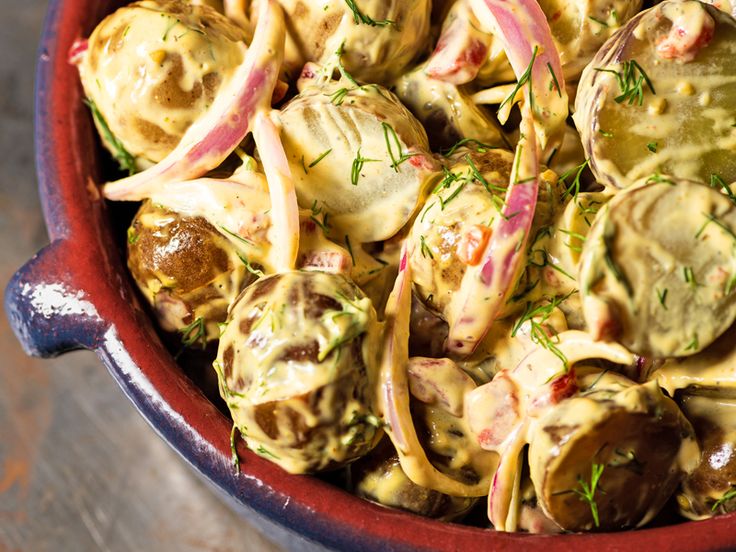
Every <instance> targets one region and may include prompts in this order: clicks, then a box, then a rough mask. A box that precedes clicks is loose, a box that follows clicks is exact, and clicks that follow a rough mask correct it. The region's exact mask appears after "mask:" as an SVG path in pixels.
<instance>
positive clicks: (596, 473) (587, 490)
mask: <svg viewBox="0 0 736 552" xmlns="http://www.w3.org/2000/svg"><path fill="white" fill-rule="evenodd" d="M605 467H606V466H605V465H604V464H596V463H593V464H592V465H591V466H590V483H586V482H585V481H583V478H582V477H580V476H578V485H579V486H580V488H579V489H573V492H574V493H575V494H576V495H578V498H580V500H582V501H583V502H587V503H588V506H590V513H591V514H592V515H593V523H594V524H595V526H596V527H600V526H601V522H600V519H599V517H598V503H597V502H596V501H595V493H596V492H600V493H602V494H606V492H605V491H604V490H603V489H599V488H598V483H599V482H600V480H601V475H603V470H604V469H605Z"/></svg>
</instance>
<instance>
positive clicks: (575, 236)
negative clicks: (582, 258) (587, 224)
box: [559, 228, 588, 253]
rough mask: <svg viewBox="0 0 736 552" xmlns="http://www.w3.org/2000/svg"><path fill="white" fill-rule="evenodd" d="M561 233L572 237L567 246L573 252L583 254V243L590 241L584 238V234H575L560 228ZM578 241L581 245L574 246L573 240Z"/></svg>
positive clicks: (566, 243)
mask: <svg viewBox="0 0 736 552" xmlns="http://www.w3.org/2000/svg"><path fill="white" fill-rule="evenodd" d="M559 231H560V232H561V233H562V234H565V235H566V236H570V238H571V239H570V241H567V242H565V245H566V246H567V247H569V248H570V249H571V250H572V251H575V252H576V253H582V252H583V243H585V241H586V240H587V239H588V238H587V237H586V236H583V235H582V234H579V233H578V232H573V231H571V230H565V229H564V228H560V229H559ZM573 239H575V240H578V241H579V242H580V245H574V244H573V243H572V240H573Z"/></svg>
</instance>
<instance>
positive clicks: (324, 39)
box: [251, 0, 431, 83]
mask: <svg viewBox="0 0 736 552" xmlns="http://www.w3.org/2000/svg"><path fill="white" fill-rule="evenodd" d="M279 3H280V4H281V6H282V7H283V8H284V12H285V14H286V17H287V18H288V20H289V24H288V26H287V29H288V33H287V41H286V50H285V55H286V58H285V60H284V68H285V69H286V71H287V73H288V74H289V75H291V77H292V78H293V77H295V76H296V75H297V74H298V73H299V71H301V69H302V66H303V65H304V64H305V63H306V62H315V63H319V64H324V63H326V62H327V61H328V60H329V58H330V57H331V56H332V55H333V54H334V52H335V51H336V50H337V49H338V48H339V47H340V45H341V44H344V49H345V65H346V67H347V69H348V70H349V71H350V72H351V73H352V74H353V75H355V77H356V78H358V79H359V80H361V81H363V82H366V83H388V82H390V81H391V80H392V79H393V78H394V77H396V76H398V75H399V74H401V73H402V72H403V71H404V70H405V69H406V68H407V66H408V65H409V64H410V63H411V62H412V61H413V60H414V59H415V58H416V57H417V56H418V55H419V53H420V52H422V51H423V49H424V48H425V47H426V44H427V41H428V38H429V22H430V14H431V2H430V1H429V0H408V1H407V0H390V1H386V0H360V1H358V2H356V3H355V4H356V6H357V9H358V10H359V13H360V14H361V15H362V16H363V17H364V18H366V19H365V21H366V22H363V20H362V19H360V17H359V16H356V15H355V12H354V11H353V10H352V9H351V8H350V7H349V6H348V4H347V3H346V2H345V1H344V0H279ZM257 5H258V1H254V2H252V6H253V7H252V8H251V11H252V13H255V12H257ZM356 17H358V21H356ZM370 21H374V22H378V23H377V24H370ZM389 21H390V22H392V23H385V22H389Z"/></svg>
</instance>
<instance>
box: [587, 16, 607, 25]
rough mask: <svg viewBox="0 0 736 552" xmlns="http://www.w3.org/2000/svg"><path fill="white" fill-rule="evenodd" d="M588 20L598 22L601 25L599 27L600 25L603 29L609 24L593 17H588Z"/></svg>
mask: <svg viewBox="0 0 736 552" xmlns="http://www.w3.org/2000/svg"><path fill="white" fill-rule="evenodd" d="M588 19H590V20H591V21H595V22H596V23H598V24H599V25H600V26H601V27H608V23H606V22H605V21H603V20H601V19H598V18H596V17H593V16H592V15H589V16H588Z"/></svg>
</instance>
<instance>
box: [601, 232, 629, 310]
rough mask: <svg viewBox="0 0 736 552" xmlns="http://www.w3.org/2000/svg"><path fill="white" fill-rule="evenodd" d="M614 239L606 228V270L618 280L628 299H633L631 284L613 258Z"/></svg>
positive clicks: (604, 248)
mask: <svg viewBox="0 0 736 552" xmlns="http://www.w3.org/2000/svg"><path fill="white" fill-rule="evenodd" d="M614 237H615V232H614V231H613V230H612V229H611V228H607V229H606V231H604V232H603V260H604V261H605V263H606V266H607V267H608V270H610V271H611V273H612V274H613V276H614V278H616V280H618V281H619V283H620V284H621V285H622V286H623V287H624V289H625V290H626V293H628V295H629V297H633V295H634V290H633V288H632V287H631V282H629V279H628V278H627V277H626V274H624V271H623V270H622V269H621V267H620V266H619V265H618V263H617V262H616V260H615V259H614V258H613V240H614Z"/></svg>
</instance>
